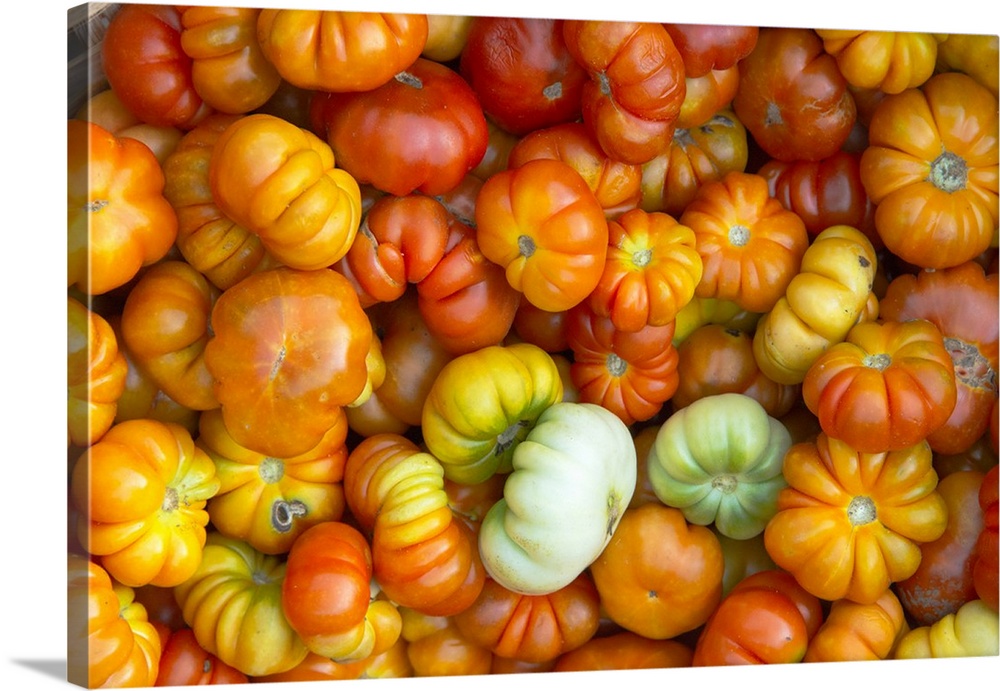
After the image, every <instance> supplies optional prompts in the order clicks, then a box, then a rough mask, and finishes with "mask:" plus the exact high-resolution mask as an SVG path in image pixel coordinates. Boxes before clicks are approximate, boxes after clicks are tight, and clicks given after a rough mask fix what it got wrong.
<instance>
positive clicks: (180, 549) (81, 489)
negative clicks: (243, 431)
mask: <svg viewBox="0 0 1000 691" xmlns="http://www.w3.org/2000/svg"><path fill="white" fill-rule="evenodd" d="M218 489H219V480H218V478H217V477H216V476H215V466H214V465H213V464H212V460H211V459H210V458H209V457H208V456H207V455H206V454H205V452H204V451H202V450H201V449H199V448H198V447H196V446H195V444H194V440H193V439H192V438H191V435H190V434H189V433H188V432H187V430H185V429H184V428H182V427H180V426H179V425H175V424H171V423H163V422H157V421H155V420H129V421H126V422H121V423H118V424H117V425H115V426H114V427H112V428H111V429H110V430H108V431H107V433H106V434H105V435H104V436H103V437H102V438H101V440H100V441H99V442H97V443H96V444H94V445H93V446H90V447H88V448H87V449H86V451H84V453H83V454H82V455H81V456H80V457H79V458H78V459H77V461H76V463H75V464H74V466H73V471H72V476H71V478H70V493H71V496H72V500H73V505H74V507H75V508H76V510H77V511H79V512H80V515H79V517H78V520H77V532H78V534H79V539H80V542H81V544H82V545H83V546H84V548H85V549H87V551H88V552H90V553H91V554H93V555H96V556H97V557H99V559H100V562H101V565H102V566H104V568H105V569H107V571H108V573H109V574H110V575H111V576H112V577H113V578H114V579H115V580H117V581H118V582H120V583H122V584H123V585H127V586H130V587H137V586H141V585H146V584H153V585H158V586H162V587H172V586H175V585H177V584H179V583H182V582H183V581H185V580H186V579H187V578H188V577H190V576H191V574H193V573H194V571H195V570H196V569H197V568H198V565H199V563H200V562H201V555H202V547H203V546H204V544H205V539H206V530H205V528H206V526H207V525H208V512H207V511H205V504H206V502H207V501H208V500H209V499H210V498H211V497H212V496H214V495H215V493H216V492H217V491H218Z"/></svg>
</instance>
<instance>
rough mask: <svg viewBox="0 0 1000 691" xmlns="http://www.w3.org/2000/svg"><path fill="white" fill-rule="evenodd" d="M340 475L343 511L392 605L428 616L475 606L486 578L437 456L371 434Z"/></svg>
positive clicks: (404, 441)
mask: <svg viewBox="0 0 1000 691" xmlns="http://www.w3.org/2000/svg"><path fill="white" fill-rule="evenodd" d="M344 473H345V474H344V489H345V495H346V499H347V504H348V506H349V507H350V508H351V513H352V515H353V516H354V517H355V518H356V519H357V521H358V524H359V525H360V527H361V529H362V531H363V532H364V533H365V534H366V535H369V536H370V542H371V550H372V561H373V575H374V577H375V580H376V581H377V582H378V583H379V585H380V586H381V587H382V591H383V592H384V593H385V595H386V596H387V597H388V598H389V599H391V600H392V601H393V602H396V603H398V604H399V605H401V606H403V607H409V608H411V609H415V610H417V611H419V612H422V613H424V614H428V615H432V616H451V615H453V614H455V613H456V612H458V611H460V610H462V609H463V608H465V607H467V606H468V605H469V604H470V603H471V602H472V601H473V600H475V599H476V597H477V596H478V595H479V592H480V590H481V589H482V587H483V582H484V580H485V577H486V572H485V569H484V568H483V565H482V561H481V559H480V557H479V551H478V550H477V549H476V543H475V533H473V531H472V529H471V528H470V527H469V526H468V525H467V524H466V523H465V522H463V521H461V520H457V519H456V517H455V515H454V514H453V513H452V510H451V508H450V506H449V504H448V495H447V493H446V492H445V491H444V469H443V468H442V466H441V463H439V462H438V460H437V459H436V458H434V456H432V455H431V454H429V453H426V452H423V451H421V450H420V448H419V447H417V445H416V444H414V443H413V442H412V441H410V440H409V439H406V438H405V437H402V436H400V435H398V434H373V435H371V436H369V437H366V438H365V439H364V440H363V441H361V442H360V443H359V444H358V445H357V446H356V447H354V449H353V450H352V451H351V453H350V455H349V456H348V459H347V467H346V468H345V471H344Z"/></svg>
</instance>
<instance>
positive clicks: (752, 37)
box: [664, 24, 760, 77]
mask: <svg viewBox="0 0 1000 691" xmlns="http://www.w3.org/2000/svg"><path fill="white" fill-rule="evenodd" d="M664 27H665V28H666V30H667V33H668V34H670V38H672V39H673V40H674V45H675V46H676V47H677V50H678V52H680V54H681V58H682V59H683V60H684V74H685V76H687V77H703V76H705V75H706V74H708V73H709V72H711V71H712V70H726V69H729V68H730V67H733V66H735V65H736V64H737V63H738V62H739V61H740V60H742V59H743V58H745V57H746V56H747V55H749V54H750V51H752V50H753V49H754V46H755V45H757V34H758V33H759V32H760V29H759V28H758V27H756V26H726V25H716V24H664Z"/></svg>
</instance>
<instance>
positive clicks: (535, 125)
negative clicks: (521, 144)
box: [460, 17, 588, 136]
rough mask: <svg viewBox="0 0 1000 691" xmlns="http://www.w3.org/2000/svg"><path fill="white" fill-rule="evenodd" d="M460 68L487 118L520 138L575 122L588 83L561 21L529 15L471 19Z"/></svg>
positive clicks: (585, 73)
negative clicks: (567, 47)
mask: <svg viewBox="0 0 1000 691" xmlns="http://www.w3.org/2000/svg"><path fill="white" fill-rule="evenodd" d="M460 70H461V73H462V76H464V77H465V79H466V80H467V81H468V82H469V85H470V86H471V87H472V89H473V91H475V92H476V95H477V96H478V97H479V101H480V103H481V104H482V106H483V111H484V112H485V113H486V115H487V116H489V118H490V119H491V120H493V121H494V122H495V123H497V124H498V125H499V126H500V127H502V128H503V129H504V130H506V131H508V132H510V133H512V134H515V135H518V136H521V135H525V134H527V133H529V132H532V131H534V130H537V129H541V128H544V127H549V126H551V125H556V124H559V123H562V122H570V121H573V120H575V119H577V118H578V117H579V115H580V108H581V106H580V99H581V94H582V92H583V85H584V84H585V83H586V82H587V80H588V77H587V72H586V70H584V69H583V67H582V66H581V65H580V64H579V63H577V62H576V61H575V60H574V59H573V57H572V56H571V55H570V54H569V51H568V50H567V49H566V44H565V42H564V41H563V37H562V21H561V20H555V19H540V18H533V17H525V18H514V17H476V18H474V20H473V21H472V25H471V27H470V29H469V33H468V36H467V38H466V43H465V47H464V48H463V50H462V55H461V62H460Z"/></svg>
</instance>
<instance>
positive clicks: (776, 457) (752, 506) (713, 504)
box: [646, 393, 792, 540]
mask: <svg viewBox="0 0 1000 691" xmlns="http://www.w3.org/2000/svg"><path fill="white" fill-rule="evenodd" d="M791 445H792V438H791V435H790V434H789V432H788V430H787V429H786V428H785V426H784V425H783V424H782V423H781V422H780V421H779V420H776V419H774V418H772V417H771V416H770V415H768V414H767V412H766V411H765V410H764V408H763V407H762V406H761V404H760V403H758V402H757V401H756V400H755V399H753V398H751V397H750V396H747V395H745V394H738V393H725V394H717V395H714V396H706V397H705V398H701V399H699V400H697V401H695V402H694V403H692V404H691V405H689V406H686V407H684V408H681V409H680V410H678V411H677V412H675V413H674V414H673V415H671V416H670V417H669V418H667V420H666V421H665V422H664V423H663V424H662V425H661V426H660V429H659V431H658V432H657V433H656V438H655V439H654V440H653V445H652V446H651V447H650V449H649V453H648V455H647V457H646V463H647V473H648V475H649V481H650V484H651V485H652V487H653V491H654V492H655V493H656V496H657V497H658V498H659V499H660V501H662V502H663V503H664V504H666V505H667V506H673V507H674V508H677V509H680V510H681V512H682V513H683V514H684V517H685V518H686V519H687V520H688V521H689V522H690V523H693V524H695V525H709V524H713V523H714V524H715V528H716V530H718V531H719V533H721V534H722V535H725V536H726V537H731V538H733V539H735V540H745V539H747V538H751V537H754V536H756V535H759V534H760V533H761V532H762V531H763V530H764V526H765V525H766V524H767V522H768V520H770V518H771V517H772V516H773V515H774V514H775V512H776V510H777V499H778V492H779V491H780V490H781V489H782V488H783V487H786V486H787V483H786V482H785V478H784V476H783V475H782V473H781V467H782V463H783V461H784V458H785V452H786V451H787V450H788V449H789V447H790V446H791Z"/></svg>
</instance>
